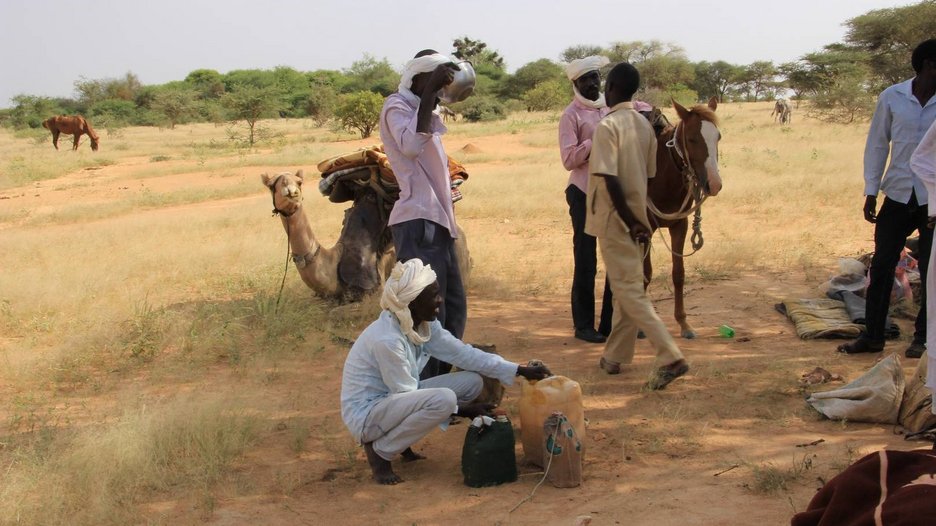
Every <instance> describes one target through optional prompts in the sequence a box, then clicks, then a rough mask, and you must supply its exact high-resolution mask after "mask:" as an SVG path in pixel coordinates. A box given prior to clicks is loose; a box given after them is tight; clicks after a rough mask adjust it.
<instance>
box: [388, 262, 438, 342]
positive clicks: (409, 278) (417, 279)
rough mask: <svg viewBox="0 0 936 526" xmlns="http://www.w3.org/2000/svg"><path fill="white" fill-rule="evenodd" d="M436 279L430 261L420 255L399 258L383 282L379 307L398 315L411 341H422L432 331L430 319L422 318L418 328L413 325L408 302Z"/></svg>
mask: <svg viewBox="0 0 936 526" xmlns="http://www.w3.org/2000/svg"><path fill="white" fill-rule="evenodd" d="M435 281H436V273H435V271H434V270H432V267H430V266H429V265H423V262H422V261H420V260H419V259H416V258H413V259H411V260H409V261H407V262H405V263H404V262H400V261H398V262H397V264H396V265H394V266H393V271H392V272H390V277H389V278H387V283H386V284H384V290H383V295H382V296H381V297H380V308H382V309H386V310H388V311H390V312H391V313H393V315H394V316H396V319H397V321H399V322H400V330H402V331H403V334H404V335H406V338H407V339H408V340H409V341H410V343H412V344H414V345H421V344H423V343H426V342H427V341H429V337H430V336H431V332H430V329H429V323H428V322H425V321H424V322H422V323H420V324H419V327H418V328H414V327H413V315H412V313H410V310H409V304H410V303H411V302H412V301H413V300H414V299H416V296H419V293H421V292H422V291H423V289H425V288H426V287H428V286H429V285H432V284H433V283H435Z"/></svg>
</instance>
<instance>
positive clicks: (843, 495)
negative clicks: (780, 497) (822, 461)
mask: <svg viewBox="0 0 936 526" xmlns="http://www.w3.org/2000/svg"><path fill="white" fill-rule="evenodd" d="M790 524H791V526H865V525H867V526H883V525H888V526H911V525H922V524H936V453H934V452H933V451H931V450H915V451H888V450H882V451H878V452H877V453H872V454H870V455H868V456H866V457H864V458H862V459H860V460H858V461H857V462H855V463H854V464H852V465H851V466H849V467H848V468H846V469H845V471H843V472H841V473H839V474H838V476H836V477H835V478H833V479H832V480H830V481H829V482H828V483H826V485H825V486H823V487H822V489H820V490H819V492H818V493H816V495H815V496H813V498H812V500H811V501H810V502H809V506H808V507H807V508H806V511H803V512H800V513H797V514H796V515H794V516H793V518H792V520H791V521H790Z"/></svg>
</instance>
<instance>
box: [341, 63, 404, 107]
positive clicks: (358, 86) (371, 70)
mask: <svg viewBox="0 0 936 526" xmlns="http://www.w3.org/2000/svg"><path fill="white" fill-rule="evenodd" d="M344 74H345V76H346V77H347V82H346V83H345V84H344V86H342V92H343V93H354V92H357V91H372V92H374V93H379V94H380V95H382V96H384V97H386V96H387V95H389V94H391V93H393V92H394V91H396V90H397V87H398V86H399V85H400V74H399V73H397V72H396V70H394V69H393V66H391V65H390V63H389V62H387V59H386V58H383V59H380V60H377V59H376V58H374V57H373V56H371V55H368V54H365V55H364V58H362V59H361V60H358V61H355V62H354V63H353V64H351V67H350V68H348V69H347V70H345V72H344Z"/></svg>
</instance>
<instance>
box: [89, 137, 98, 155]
mask: <svg viewBox="0 0 936 526" xmlns="http://www.w3.org/2000/svg"><path fill="white" fill-rule="evenodd" d="M88 137H90V138H91V149H92V150H93V151H95V152H96V151H97V149H98V138H97V137H95V136H93V135H88Z"/></svg>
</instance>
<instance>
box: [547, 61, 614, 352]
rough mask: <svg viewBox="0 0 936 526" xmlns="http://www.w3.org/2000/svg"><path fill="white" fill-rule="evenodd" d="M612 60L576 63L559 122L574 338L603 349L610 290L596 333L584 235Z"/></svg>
mask: <svg viewBox="0 0 936 526" xmlns="http://www.w3.org/2000/svg"><path fill="white" fill-rule="evenodd" d="M607 63H608V57H603V56H591V57H586V58H581V59H578V60H573V61H572V62H569V64H568V65H567V66H566V76H568V77H569V80H570V81H572V90H573V92H574V94H575V95H574V98H573V99H572V102H571V103H570V104H569V105H568V106H567V107H566V109H565V111H563V112H562V118H561V119H560V120H559V153H560V155H561V157H562V166H564V167H565V169H566V170H569V184H568V186H567V187H566V190H565V195H566V202H567V203H568V204H569V216H570V217H571V218H572V257H573V268H572V324H573V325H574V326H575V337H576V338H578V339H580V340H584V341H586V342H591V343H603V342H604V341H605V339H607V336H608V334H610V333H611V313H612V309H613V308H612V305H611V304H612V300H611V285H610V284H609V283H608V280H607V278H605V280H604V281H605V283H604V295H603V298H602V301H601V318H600V321H599V322H598V330H597V331H596V330H595V275H596V274H597V273H598V256H597V249H598V242H597V240H596V239H595V237H594V236H591V235H589V234H586V233H585V191H586V190H587V189H588V157H589V155H591V148H592V134H593V133H594V131H595V126H597V125H598V121H600V120H601V118H602V117H604V116H605V115H607V114H608V106H607V105H606V104H605V99H604V94H602V93H601V74H600V72H599V69H600V68H601V67H602V66H605V65H606V64H607Z"/></svg>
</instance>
